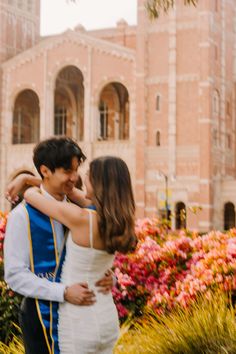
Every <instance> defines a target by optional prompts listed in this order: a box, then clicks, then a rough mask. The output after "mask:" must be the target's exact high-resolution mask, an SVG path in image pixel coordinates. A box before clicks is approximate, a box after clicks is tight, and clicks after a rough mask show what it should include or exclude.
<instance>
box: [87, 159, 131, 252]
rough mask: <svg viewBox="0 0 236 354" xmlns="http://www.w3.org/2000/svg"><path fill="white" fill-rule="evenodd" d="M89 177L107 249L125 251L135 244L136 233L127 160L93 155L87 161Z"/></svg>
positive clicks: (101, 232)
mask: <svg viewBox="0 0 236 354" xmlns="http://www.w3.org/2000/svg"><path fill="white" fill-rule="evenodd" d="M89 178H90V182H91V184H92V187H93V193H94V200H93V203H94V205H95V207H96V210H97V213H98V228H99V233H100V236H101V238H102V239H103V241H104V244H105V248H106V250H107V252H109V253H114V252H115V251H118V252H122V253H127V252H128V251H130V250H132V249H133V248H134V246H135V245H136V236H135V232H134V223H135V221H134V220H135V203H134V196H133V190H132V185H131V178H130V174H129V170H128V167H127V165H126V163H125V162H124V161H123V160H122V159H120V158H118V157H114V156H104V157H99V158H96V159H94V160H93V161H92V162H91V163H90V172H89Z"/></svg>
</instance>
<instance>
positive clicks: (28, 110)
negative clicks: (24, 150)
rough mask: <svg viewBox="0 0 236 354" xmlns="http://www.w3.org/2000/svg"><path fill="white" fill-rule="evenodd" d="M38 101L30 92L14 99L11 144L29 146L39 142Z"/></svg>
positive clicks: (27, 91)
mask: <svg viewBox="0 0 236 354" xmlns="http://www.w3.org/2000/svg"><path fill="white" fill-rule="evenodd" d="M39 115H40V110H39V99H38V96H37V94H36V93H35V92H34V91H32V90H24V91H22V92H21V93H19V95H18V96H17V97H16V100H15V103H14V111H13V132H12V133H13V135H12V142H13V144H30V143H36V142H38V140H39Z"/></svg>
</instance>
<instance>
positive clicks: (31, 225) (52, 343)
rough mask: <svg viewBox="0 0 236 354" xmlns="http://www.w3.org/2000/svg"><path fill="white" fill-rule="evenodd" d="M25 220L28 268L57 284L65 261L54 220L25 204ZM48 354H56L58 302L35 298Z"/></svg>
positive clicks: (63, 248) (57, 352) (57, 349)
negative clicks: (28, 257) (59, 248)
mask: <svg viewBox="0 0 236 354" xmlns="http://www.w3.org/2000/svg"><path fill="white" fill-rule="evenodd" d="M24 206H25V210H26V214H27V218H28V238H29V245H30V269H31V271H32V272H33V273H34V274H36V275H37V276H39V277H42V278H47V279H48V280H50V281H52V282H60V277H61V269H62V264H63V261H64V259H65V242H64V245H63V247H62V250H61V253H60V255H59V250H58V247H57V239H56V234H55V231H54V226H53V221H52V219H51V218H49V217H48V216H47V215H45V214H42V213H41V212H40V211H39V210H37V209H35V208H33V207H32V206H31V205H29V204H25V205H24ZM35 303H36V309H37V312H38V317H39V320H40V323H41V325H42V329H43V333H44V336H45V341H46V344H47V347H48V353H49V354H59V353H60V350H59V345H58V306H59V304H58V302H53V301H46V300H39V299H35Z"/></svg>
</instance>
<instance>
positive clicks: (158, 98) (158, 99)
mask: <svg viewBox="0 0 236 354" xmlns="http://www.w3.org/2000/svg"><path fill="white" fill-rule="evenodd" d="M160 104H161V96H160V95H157V96H156V111H158V112H159V111H160V109H161V108H160Z"/></svg>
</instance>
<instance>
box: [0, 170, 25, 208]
mask: <svg viewBox="0 0 236 354" xmlns="http://www.w3.org/2000/svg"><path fill="white" fill-rule="evenodd" d="M27 177H28V175H27V174H25V173H22V174H21V175H19V176H17V177H16V178H14V179H13V181H11V182H10V183H9V184H8V185H7V188H6V191H5V198H6V199H7V200H8V201H9V202H10V203H12V204H15V203H16V202H17V201H18V200H19V196H18V194H19V193H21V192H22V191H23V190H24V188H25V187H26V185H27Z"/></svg>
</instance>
